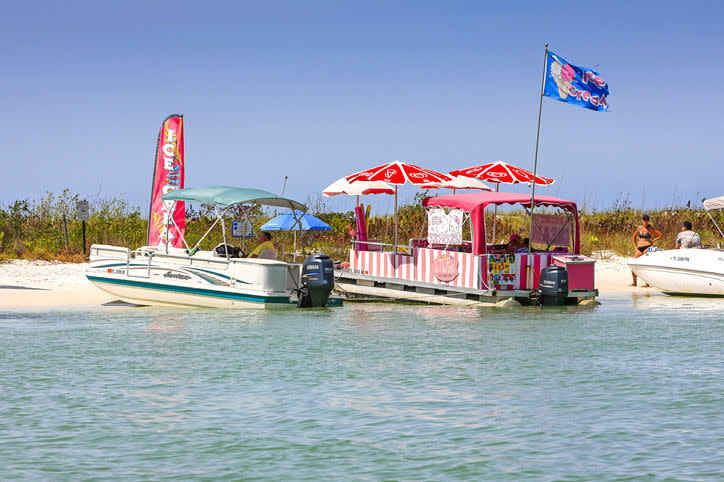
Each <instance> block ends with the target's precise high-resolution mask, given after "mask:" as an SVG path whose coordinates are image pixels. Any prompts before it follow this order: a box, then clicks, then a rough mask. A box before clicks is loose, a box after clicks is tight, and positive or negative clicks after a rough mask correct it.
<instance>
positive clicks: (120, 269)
mask: <svg viewBox="0 0 724 482" xmlns="http://www.w3.org/2000/svg"><path fill="white" fill-rule="evenodd" d="M163 199H164V201H165V202H176V201H186V202H198V203H205V204H213V205H214V206H215V210H216V216H217V219H216V221H215V222H214V223H213V224H212V226H211V227H210V228H209V230H208V231H207V232H206V234H204V236H203V237H202V238H201V239H200V240H199V241H198V242H197V243H196V245H195V246H193V247H190V246H189V245H188V244H186V240H185V239H183V243H184V245H185V246H186V249H181V248H174V247H169V246H168V245H167V244H166V245H165V246H161V247H151V246H144V247H141V248H138V249H136V250H133V251H132V250H131V249H129V248H125V247H118V246H107V245H97V244H94V245H93V246H91V251H90V267H89V268H88V270H87V271H86V276H87V278H88V280H90V281H91V282H92V283H93V284H94V285H96V286H97V287H98V288H100V289H102V290H104V291H106V292H108V293H111V294H113V295H115V296H118V297H119V298H121V299H122V300H124V301H129V302H133V303H141V304H175V305H190V306H202V307H259V308H287V307H296V306H298V305H302V306H330V305H334V304H341V300H340V299H335V298H332V299H328V297H329V293H330V292H331V291H332V288H333V287H334V277H333V271H334V269H333V266H332V262H331V260H329V258H327V257H326V256H325V255H317V256H315V257H310V258H307V260H306V261H305V263H304V264H292V263H285V262H283V261H277V260H276V259H262V258H246V257H241V256H236V257H232V254H231V252H232V250H231V249H224V248H223V247H222V249H220V250H219V249H215V250H213V251H204V250H199V245H200V243H201V241H203V239H204V238H205V237H206V236H207V235H208V234H209V232H210V231H211V230H212V229H213V228H214V226H215V225H216V224H221V228H222V234H223V239H224V244H223V245H221V246H227V245H226V228H225V226H224V221H223V216H224V213H225V212H226V211H227V210H228V209H229V208H230V207H231V206H235V205H240V204H241V205H254V204H257V205H263V206H275V207H281V208H289V209H291V210H292V212H296V211H298V210H299V211H306V210H307V208H306V207H305V206H304V205H303V204H301V203H299V202H297V201H293V200H291V199H285V198H281V197H278V196H277V195H275V194H273V193H270V192H267V191H261V190H258V189H242V188H234V187H226V186H211V187H205V188H196V189H177V190H174V191H171V192H169V193H167V194H165V195H164V196H163ZM219 208H221V210H220V209H219ZM169 222H173V219H172V217H170V219H169ZM220 253H221V254H220ZM274 254H276V253H274ZM241 255H242V256H243V253H241ZM300 298H301V302H300Z"/></svg>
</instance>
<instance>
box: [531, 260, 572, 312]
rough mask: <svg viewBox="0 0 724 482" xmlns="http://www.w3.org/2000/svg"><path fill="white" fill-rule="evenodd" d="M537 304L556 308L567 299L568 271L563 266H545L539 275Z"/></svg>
mask: <svg viewBox="0 0 724 482" xmlns="http://www.w3.org/2000/svg"><path fill="white" fill-rule="evenodd" d="M538 289H539V290H540V296H539V297H538V304H539V305H544V306H558V305H564V304H566V298H568V271H566V268H564V267H563V266H547V267H545V268H543V271H541V273H540V282H539V283H538Z"/></svg>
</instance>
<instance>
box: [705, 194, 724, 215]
mask: <svg viewBox="0 0 724 482" xmlns="http://www.w3.org/2000/svg"><path fill="white" fill-rule="evenodd" d="M704 209H706V210H707V211H710V210H712V209H724V196H719V197H713V198H711V199H704Z"/></svg>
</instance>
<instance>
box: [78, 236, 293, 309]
mask: <svg viewBox="0 0 724 482" xmlns="http://www.w3.org/2000/svg"><path fill="white" fill-rule="evenodd" d="M86 277H87V278H88V280H89V281H90V282H91V283H93V284H94V285H95V286H97V287H98V288H100V289H101V290H103V291H105V292H107V293H110V294H112V295H114V296H117V297H118V298H120V299H121V300H123V301H128V302H131V303H139V304H154V305H180V306H197V307H209V308H211V307H214V308H292V307H295V306H296V305H297V303H296V297H294V296H293V290H294V288H295V287H296V286H297V285H298V281H297V280H298V274H297V273H296V271H295V267H292V266H288V265H287V264H286V263H282V262H278V261H273V260H259V259H250V260H246V259H238V260H236V259H232V260H226V259H223V258H215V257H211V256H208V255H206V256H204V255H201V256H194V257H189V256H187V255H185V254H174V253H170V254H169V253H154V252H150V251H144V250H140V251H139V252H136V253H133V255H132V253H131V252H130V250H128V249H127V248H119V247H115V246H104V245H93V246H92V247H91V264H90V266H89V268H88V269H87V271H86Z"/></svg>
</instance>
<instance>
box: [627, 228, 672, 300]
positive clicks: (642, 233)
mask: <svg viewBox="0 0 724 482" xmlns="http://www.w3.org/2000/svg"><path fill="white" fill-rule="evenodd" d="M641 222H642V224H641V226H639V227H638V228H636V231H634V233H633V242H634V246H635V247H636V252H635V253H634V258H638V257H639V256H643V255H644V253H646V251H648V250H649V248H650V247H651V246H653V245H654V243H655V242H656V241H658V240H659V239H661V238H662V237H663V236H664V235H663V234H661V231H658V230H657V229H656V228H654V227H653V226H652V225H651V224H650V223H649V215H648V214H644V215H643V216H641ZM631 276H633V283H631V286H636V281H637V278H636V275H635V274H634V272H633V271H631ZM648 287H649V284H648V283H646V284H645V285H643V288H648Z"/></svg>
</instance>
